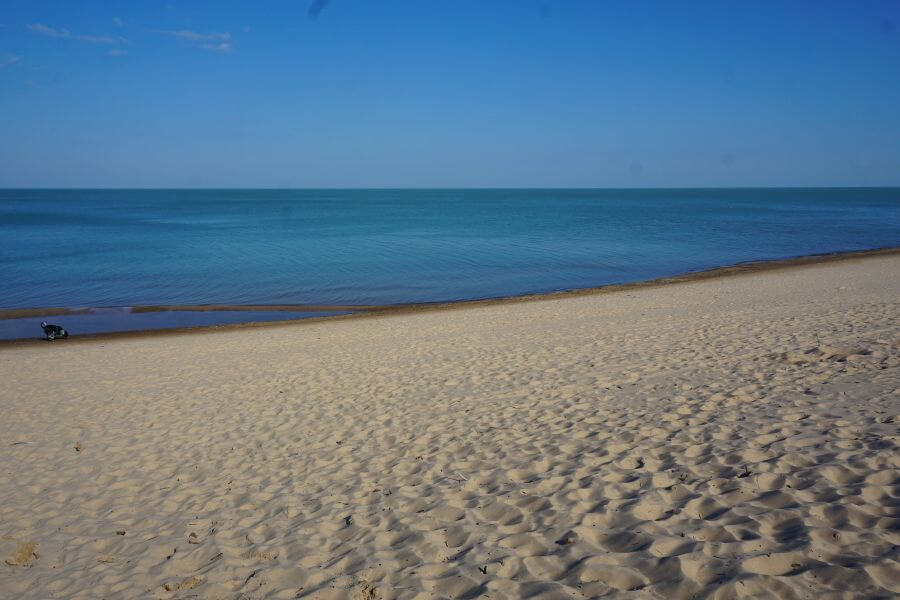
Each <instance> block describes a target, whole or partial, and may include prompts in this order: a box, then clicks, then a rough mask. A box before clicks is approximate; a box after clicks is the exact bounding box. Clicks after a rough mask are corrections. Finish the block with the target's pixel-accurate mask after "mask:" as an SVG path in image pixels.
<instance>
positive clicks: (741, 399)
mask: <svg viewBox="0 0 900 600" xmlns="http://www.w3.org/2000/svg"><path fill="white" fill-rule="evenodd" d="M0 382H2V384H0V414H2V415H3V418H2V420H0V458H2V464H3V469H2V474H0V561H2V562H0V597H4V598H101V597H104V598H136V597H146V598H186V597H200V598H295V597H313V598H366V599H374V598H385V599H386V598H398V597H399V598H423V599H424V598H473V597H490V598H593V597H604V596H609V597H615V596H618V595H624V594H626V593H627V595H628V597H631V598H722V599H724V598H736V597H747V598H782V599H784V598H810V597H814V598H818V599H825V598H845V597H891V596H892V595H896V594H900V566H898V559H900V551H898V547H900V546H898V545H900V453H898V444H900V434H898V422H900V257H898V256H896V255H891V256H876V257H870V258H864V259H854V260H846V261H840V262H833V263H828V264H821V265H806V266H798V267H792V268H785V269H781V270H774V271H764V272H757V273H748V274H743V275H735V276H730V277H722V278H712V279H704V280H698V281H691V282H685V283H677V284H672V285H661V286H654V287H646V288H640V289H633V290H623V291H619V292H613V293H605V294H597V295H581V296H573V297H568V298H557V299H549V300H543V301H533V302H515V303H508V304H502V303H501V304H496V305H489V306H477V307H469V308H460V309H456V310H447V311H429V312H421V313H412V314H401V315H392V316H383V317H367V318H357V319H348V320H338V321H332V322H321V323H312V324H309V323H307V324H297V325H288V326H280V327H270V328H246V329H235V330H226V331H220V332H214V333H207V334H202V335H198V334H189V333H188V334H179V335H160V336H144V337H133V338H123V339H105V340H95V341H82V342H78V343H67V342H65V341H63V342H54V343H52V344H50V343H47V344H40V345H35V344H32V345H22V346H8V347H5V348H2V349H0Z"/></svg>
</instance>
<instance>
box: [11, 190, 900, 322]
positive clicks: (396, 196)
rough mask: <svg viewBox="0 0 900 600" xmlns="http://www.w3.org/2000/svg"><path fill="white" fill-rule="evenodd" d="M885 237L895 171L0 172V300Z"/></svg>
mask: <svg viewBox="0 0 900 600" xmlns="http://www.w3.org/2000/svg"><path fill="white" fill-rule="evenodd" d="M896 245H900V189H896V188H891V189H751V190H711V189H703V190H686V189H680V190H662V189H654V190H302V191H301V190H297V191H295V190H0V307H3V308H10V307H51V306H54V307H55V306H65V307H81V306H91V307H101V306H102V307H109V306H135V305H155V304H341V305H345V304H395V303H406V302H434V301H448V300H461V299H473V298H490V297H498V296H508V295H516V294H525V293H532V292H547V291H553V290H564V289H572V288H582V287H591V286H597V285H603V284H608V283H621V282H628V281H636V280H642V279H650V278H654V277H660V276H664V275H670V274H675V273H683V272H686V271H694V270H700V269H706V268H709V267H714V266H720V265H728V264H733V263H738V262H743V261H750V260H761V259H774V258H784V257H791V256H798V255H805V254H816V253H825V252H835V251H847V250H862V249H869V248H877V247H885V246H896ZM62 320H63V319H62V318H57V319H56V321H62ZM248 320H252V318H248Z"/></svg>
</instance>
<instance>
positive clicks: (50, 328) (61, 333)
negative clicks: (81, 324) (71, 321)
mask: <svg viewBox="0 0 900 600" xmlns="http://www.w3.org/2000/svg"><path fill="white" fill-rule="evenodd" d="M41 329H43V330H44V335H45V336H46V338H47V341H48V342H52V341H53V340H55V339H56V338H58V337H59V338H67V337H69V332H68V331H66V330H65V329H63V328H62V327H60V326H59V325H50V324H49V323H47V321H44V322H43V323H41Z"/></svg>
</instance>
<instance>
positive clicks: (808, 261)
mask: <svg viewBox="0 0 900 600" xmlns="http://www.w3.org/2000/svg"><path fill="white" fill-rule="evenodd" d="M897 254H900V246H891V247H886V248H875V249H871V250H855V251H847V252H829V253H824V254H809V255H804V256H796V257H790V258H782V259H771V260H766V259H763V260H755V261H748V262H743V263H736V264H733V265H725V266H719V267H712V268H709V269H703V270H700V271H688V272H685V273H679V274H675V275H668V276H664V277H657V278H654V279H648V280H642V281H633V282H628V283H613V284H606V285H600V286H592V287H587V288H576V289H570V290H560V291H551V292H538V293H531V294H522V295H517V296H501V297H496V298H482V299H473V300H450V301H437V302H422V303H410V304H389V305H325V304H274V305H266V304H188V305H177V304H163V305H148V306H133V307H79V308H65V307H50V308H8V309H0V321H2V320H7V319H20V318H29V317H43V316H47V317H50V316H77V315H86V314H90V313H91V311H93V310H96V309H106V308H130V311H131V313H134V314H143V313H158V312H170V311H172V312H174V311H180V312H225V311H229V312H244V311H246V312H262V311H270V312H282V311H283V312H333V311H352V313H351V314H342V315H328V316H322V317H305V318H300V319H285V320H278V321H247V322H243V323H224V324H219V325H199V326H191V327H171V328H154V329H139V330H128V331H114V332H102V333H86V334H79V335H73V336H71V337H70V338H68V339H67V340H66V342H68V343H71V342H86V341H107V340H112V339H125V338H143V337H148V336H158V335H183V334H195V333H214V332H219V331H224V330H233V329H247V328H258V327H267V328H272V327H284V326H288V325H298V324H305V323H309V324H312V323H321V322H323V321H326V320H328V321H331V320H345V319H356V318H361V317H384V316H393V315H401V314H410V313H419V312H430V311H438V310H453V309H465V308H476V307H482V306H492V305H501V304H514V303H520V302H538V301H545V300H554V299H561V298H574V297H580V296H591V295H598V294H608V293H614V292H625V291H630V290H636V289H643V288H651V287H661V286H665V285H673V284H680V283H691V282H695V281H702V280H707V279H716V278H724V277H732V276H736V275H747V274H753V273H761V272H767V271H776V270H781V269H790V268H795V267H803V266H815V265H821V264H827V263H833V262H840V261H849V260H864V259H866V258H872V257H878V256H892V255H897ZM37 343H45V340H43V339H41V338H18V339H9V340H0V349H2V348H4V347H9V346H23V345H30V344H37Z"/></svg>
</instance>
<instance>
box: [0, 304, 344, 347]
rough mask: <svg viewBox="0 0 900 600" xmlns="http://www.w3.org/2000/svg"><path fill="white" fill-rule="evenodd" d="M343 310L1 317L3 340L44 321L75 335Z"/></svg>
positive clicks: (31, 334) (110, 311)
mask: <svg viewBox="0 0 900 600" xmlns="http://www.w3.org/2000/svg"><path fill="white" fill-rule="evenodd" d="M339 314H347V313H346V312H342V311H275V310H273V311H193V310H192V311H178V310H173V311H159V312H143V313H142V312H132V311H131V309H129V308H96V309H91V310H90V311H89V312H85V313H74V314H66V315H54V316H34V317H23V318H18V319H0V340H18V339H38V338H42V337H43V334H42V332H41V321H48V322H51V323H54V324H58V325H60V326H61V327H63V328H65V329H66V330H67V331H69V333H70V334H71V335H92V334H101V333H112V332H119V331H144V330H153V329H180V328H187V327H211V326H216V325H232V324H235V323H251V322H252V323H264V322H270V321H287V320H293V319H308V318H311V317H328V316H334V315H339Z"/></svg>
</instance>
